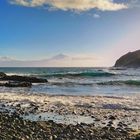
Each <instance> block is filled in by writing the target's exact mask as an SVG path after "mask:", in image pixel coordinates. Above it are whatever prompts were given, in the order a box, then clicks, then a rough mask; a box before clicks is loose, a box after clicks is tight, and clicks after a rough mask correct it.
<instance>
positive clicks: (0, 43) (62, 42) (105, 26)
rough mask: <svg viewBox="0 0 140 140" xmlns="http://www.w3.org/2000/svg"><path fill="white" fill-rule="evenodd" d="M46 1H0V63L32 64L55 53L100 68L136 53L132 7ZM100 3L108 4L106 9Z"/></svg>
mask: <svg viewBox="0 0 140 140" xmlns="http://www.w3.org/2000/svg"><path fill="white" fill-rule="evenodd" d="M48 1H49V2H48ZM51 1H52V0H41V1H39V0H31V1H30V2H29V1H28V0H1V1H0V56H1V58H3V57H8V58H12V59H16V60H38V59H47V58H50V57H53V56H55V55H57V54H60V53H61V54H66V55H68V56H75V57H77V56H78V57H82V59H81V60H82V61H83V59H84V57H87V56H93V58H94V60H97V59H101V60H100V61H101V62H99V63H98V62H95V63H94V60H93V61H92V62H93V63H94V64H95V65H97V66H98V65H99V66H101V65H102V64H104V65H112V64H113V63H114V61H115V59H116V58H118V57H119V56H120V55H122V54H123V53H125V52H127V51H131V50H132V51H133V50H135V49H139V48H140V41H139V37H140V36H139V35H140V32H139V31H138V30H139V25H140V8H139V5H140V3H139V2H138V1H135V3H133V1H131V0H128V1H126V0H125V1H124V0H116V1H110V0H99V1H100V2H99V3H94V4H93V5H92V3H88V1H90V0H80V1H81V3H79V2H78V3H77V0H71V1H73V4H72V5H71V4H70V3H69V1H70V0H66V1H68V2H66V3H63V2H62V0H58V1H59V3H53V2H51ZM93 1H95V0H93ZM104 1H106V2H108V1H109V2H108V6H106V5H105V4H103V2H104ZM95 5H96V7H94V6H95ZM103 57H106V60H105V61H104V62H103V60H104V58H103ZM95 58H97V59H95ZM110 59H111V60H110ZM92 62H88V63H89V66H92V64H90V63H92ZM78 63H79V64H78ZM80 63H81V62H77V66H80ZM85 63H86V61H85ZM75 65H76V64H75Z"/></svg>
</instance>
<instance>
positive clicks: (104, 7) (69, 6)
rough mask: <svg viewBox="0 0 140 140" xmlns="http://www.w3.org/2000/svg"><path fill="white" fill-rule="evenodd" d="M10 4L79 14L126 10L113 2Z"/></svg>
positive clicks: (32, 0)
mask: <svg viewBox="0 0 140 140" xmlns="http://www.w3.org/2000/svg"><path fill="white" fill-rule="evenodd" d="M10 3H12V4H17V5H22V6H27V7H41V6H46V5H47V6H49V9H60V10H64V11H67V10H72V11H80V12H81V11H87V10H91V9H94V8H96V9H99V10H101V11H117V10H121V9H126V8H128V6H127V5H126V4H124V3H116V2H114V1H113V0H10Z"/></svg>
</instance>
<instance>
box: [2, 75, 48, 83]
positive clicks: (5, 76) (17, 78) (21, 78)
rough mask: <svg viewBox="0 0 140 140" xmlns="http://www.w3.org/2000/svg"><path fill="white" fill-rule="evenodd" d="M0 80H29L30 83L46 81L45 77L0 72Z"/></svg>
mask: <svg viewBox="0 0 140 140" xmlns="http://www.w3.org/2000/svg"><path fill="white" fill-rule="evenodd" d="M0 81H18V82H30V83H46V82H48V81H47V79H42V78H37V77H29V76H18V75H11V76H9V75H6V74H4V73H0Z"/></svg>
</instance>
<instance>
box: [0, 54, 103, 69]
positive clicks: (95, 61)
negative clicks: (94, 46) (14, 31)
mask: <svg viewBox="0 0 140 140" xmlns="http://www.w3.org/2000/svg"><path fill="white" fill-rule="evenodd" d="M103 60H104V59H103ZM102 62H104V61H102V58H100V57H98V56H96V55H90V54H88V55H75V56H68V55H65V54H58V55H56V56H53V57H51V58H48V59H42V60H18V59H10V57H0V66H1V67H94V66H99V65H101V64H100V63H102ZM101 66H103V65H101Z"/></svg>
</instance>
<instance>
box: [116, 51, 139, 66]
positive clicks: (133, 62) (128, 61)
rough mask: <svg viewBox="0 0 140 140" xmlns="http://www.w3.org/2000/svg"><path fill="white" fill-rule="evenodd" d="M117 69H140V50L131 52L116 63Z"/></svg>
mask: <svg viewBox="0 0 140 140" xmlns="http://www.w3.org/2000/svg"><path fill="white" fill-rule="evenodd" d="M115 67H130V68H138V67H140V50H137V51H135V52H129V53H127V54H125V55H123V56H122V57H120V58H119V59H118V60H117V61H116V63H115Z"/></svg>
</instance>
